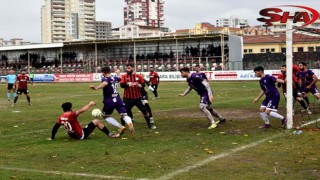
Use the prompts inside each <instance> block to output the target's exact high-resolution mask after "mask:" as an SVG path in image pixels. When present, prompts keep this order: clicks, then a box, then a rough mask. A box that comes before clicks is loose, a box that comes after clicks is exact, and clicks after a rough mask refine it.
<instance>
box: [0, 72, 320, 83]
mask: <svg viewBox="0 0 320 180" xmlns="http://www.w3.org/2000/svg"><path fill="white" fill-rule="evenodd" d="M312 70H313V72H314V73H315V74H316V75H317V76H318V78H320V69H312ZM202 72H204V73H205V74H206V76H207V78H208V79H209V80H210V81H229V80H233V81H246V80H259V78H257V77H255V74H254V72H253V71H252V70H244V71H202ZM280 73H281V72H280V70H265V74H270V75H273V76H275V77H277V76H278V75H279V74H280ZM140 74H144V75H145V78H146V79H149V72H142V73H140ZM158 74H159V76H160V81H168V82H169V81H185V80H186V79H185V78H182V77H181V75H180V72H158ZM112 76H116V74H114V73H112ZM101 78H102V74H101V73H88V74H35V76H34V79H33V81H34V82H57V83H58V82H99V81H101ZM0 81H1V82H2V83H3V82H5V81H6V76H0Z"/></svg>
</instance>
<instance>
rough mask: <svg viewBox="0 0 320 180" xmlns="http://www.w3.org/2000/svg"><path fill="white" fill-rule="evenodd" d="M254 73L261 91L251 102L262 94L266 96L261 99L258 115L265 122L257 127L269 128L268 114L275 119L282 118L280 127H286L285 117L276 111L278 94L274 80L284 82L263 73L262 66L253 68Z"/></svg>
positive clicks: (278, 99)
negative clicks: (258, 79)
mask: <svg viewBox="0 0 320 180" xmlns="http://www.w3.org/2000/svg"><path fill="white" fill-rule="evenodd" d="M253 71H254V73H255V75H256V77H259V78H261V79H260V81H259V82H260V87H261V91H260V94H259V95H258V97H257V98H255V99H254V100H253V101H252V102H253V103H256V102H257V101H258V100H259V99H260V98H261V97H262V96H263V95H266V98H265V99H264V100H263V102H262V104H261V106H260V115H261V118H262V119H263V121H264V122H265V124H264V125H263V126H260V127H259V128H269V127H271V125H270V121H269V116H272V117H275V118H277V119H280V120H282V127H284V128H285V127H286V125H287V122H286V118H285V117H283V116H281V115H280V114H278V113H277V111H278V110H277V109H278V105H279V101H280V94H279V91H278V89H277V88H276V82H279V83H284V81H283V80H282V79H277V78H275V77H273V76H270V75H269V74H264V68H263V67H262V66H258V67H256V68H254V70H253Z"/></svg>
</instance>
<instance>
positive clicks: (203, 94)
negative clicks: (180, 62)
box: [179, 67, 226, 129]
mask: <svg viewBox="0 0 320 180" xmlns="http://www.w3.org/2000/svg"><path fill="white" fill-rule="evenodd" d="M179 71H180V73H181V76H182V77H184V78H187V82H188V85H189V87H188V89H187V90H186V91H185V92H184V93H183V94H179V96H185V95H187V94H188V93H189V92H190V91H191V90H192V89H194V90H195V91H196V92H197V93H198V94H199V95H200V106H199V107H200V110H201V111H202V112H203V113H204V115H205V116H206V117H207V119H208V120H209V122H210V123H211V125H210V126H209V127H208V129H214V128H216V127H217V126H218V125H217V124H218V123H219V122H220V121H221V122H222V121H223V122H225V121H226V120H225V118H223V117H222V116H221V115H220V114H219V113H218V112H217V111H215V110H214V109H213V108H212V107H211V103H212V102H213V99H214V98H213V93H212V91H211V88H210V85H209V83H208V82H207V81H206V80H204V79H203V78H201V77H200V76H199V75H198V74H196V73H192V74H191V73H190V71H189V68H187V67H185V68H181V69H180V70H179ZM212 116H215V117H217V118H218V119H219V120H217V121H215V120H214V119H213V117H212Z"/></svg>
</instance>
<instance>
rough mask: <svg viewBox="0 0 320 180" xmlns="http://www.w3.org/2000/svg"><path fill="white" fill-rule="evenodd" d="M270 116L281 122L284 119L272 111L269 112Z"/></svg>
mask: <svg viewBox="0 0 320 180" xmlns="http://www.w3.org/2000/svg"><path fill="white" fill-rule="evenodd" d="M270 116H272V117H275V118H277V119H281V120H282V119H283V118H284V117H283V116H281V115H280V114H278V113H276V112H273V111H271V113H270Z"/></svg>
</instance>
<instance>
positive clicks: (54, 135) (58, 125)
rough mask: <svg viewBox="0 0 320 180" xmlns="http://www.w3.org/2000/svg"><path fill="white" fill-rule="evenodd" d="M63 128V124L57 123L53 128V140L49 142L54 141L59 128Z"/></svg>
mask: <svg viewBox="0 0 320 180" xmlns="http://www.w3.org/2000/svg"><path fill="white" fill-rule="evenodd" d="M60 126H61V124H59V123H56V124H55V125H54V126H53V128H52V133H51V139H48V140H54V138H55V137H56V134H57V132H58V129H59V127H60Z"/></svg>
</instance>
